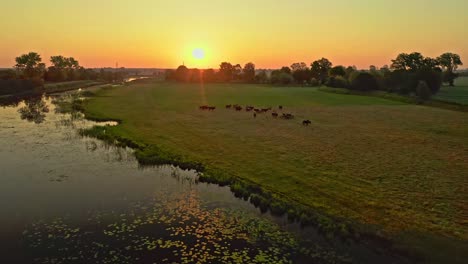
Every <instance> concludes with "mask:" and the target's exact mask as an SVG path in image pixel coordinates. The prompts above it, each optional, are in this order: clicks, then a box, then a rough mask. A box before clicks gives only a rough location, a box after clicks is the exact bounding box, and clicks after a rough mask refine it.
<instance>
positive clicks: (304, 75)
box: [291, 62, 310, 84]
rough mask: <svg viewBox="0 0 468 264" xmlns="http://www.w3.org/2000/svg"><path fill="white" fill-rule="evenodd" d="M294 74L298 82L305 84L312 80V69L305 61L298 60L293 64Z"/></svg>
mask: <svg viewBox="0 0 468 264" xmlns="http://www.w3.org/2000/svg"><path fill="white" fill-rule="evenodd" d="M291 70H292V76H293V78H294V81H295V82H296V83H298V84H304V83H306V82H308V81H309V80H310V71H309V68H308V67H307V64H305V63H304V62H296V63H293V64H292V65H291Z"/></svg>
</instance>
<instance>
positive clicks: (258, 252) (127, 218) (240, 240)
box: [23, 191, 349, 263]
mask: <svg viewBox="0 0 468 264" xmlns="http://www.w3.org/2000/svg"><path fill="white" fill-rule="evenodd" d="M158 197H167V198H166V199H165V200H153V201H149V202H148V203H143V202H139V203H137V204H135V206H134V207H133V209H132V210H131V211H130V212H127V213H116V212H99V213H96V212H95V213H93V214H91V215H90V217H89V218H88V223H86V224H84V225H81V226H79V227H78V226H74V225H73V224H72V223H71V221H68V220H67V219H66V218H58V219H54V220H52V221H49V222H46V221H42V222H38V223H35V224H32V225H31V226H29V228H28V229H27V230H25V232H24V233H23V235H24V237H25V241H26V243H27V246H28V248H29V250H30V252H31V254H33V255H34V256H35V257H36V260H37V261H38V263H83V262H88V263H89V262H93V263H134V262H135V261H137V262H138V263H153V262H157V263H173V262H177V263H213V262H224V263H293V262H295V260H299V259H307V260H308V261H319V262H320V263H340V262H346V261H348V260H349V258H348V257H345V256H340V255H338V254H336V253H335V252H333V250H330V249H324V248H321V247H319V246H317V245H310V244H309V245H307V247H304V245H301V242H300V240H299V239H298V238H297V237H295V236H294V235H292V234H291V233H287V232H285V231H282V230H281V229H280V228H279V227H278V226H277V225H275V224H273V223H271V222H269V221H268V220H265V219H261V218H258V217H255V216H253V215H250V214H248V213H242V212H240V211H232V210H228V209H219V208H216V209H210V208H208V207H207V206H206V205H204V204H203V203H202V202H200V200H199V199H198V198H197V196H196V193H195V192H193V191H192V192H188V193H186V194H185V195H182V196H179V197H172V196H171V194H165V195H158Z"/></svg>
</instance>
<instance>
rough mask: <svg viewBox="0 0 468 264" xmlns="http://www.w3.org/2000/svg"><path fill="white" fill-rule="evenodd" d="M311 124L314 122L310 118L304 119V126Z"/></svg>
mask: <svg viewBox="0 0 468 264" xmlns="http://www.w3.org/2000/svg"><path fill="white" fill-rule="evenodd" d="M310 124H312V122H310V120H304V121H302V125H304V126H308V125H310Z"/></svg>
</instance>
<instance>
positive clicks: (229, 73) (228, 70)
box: [219, 62, 234, 82]
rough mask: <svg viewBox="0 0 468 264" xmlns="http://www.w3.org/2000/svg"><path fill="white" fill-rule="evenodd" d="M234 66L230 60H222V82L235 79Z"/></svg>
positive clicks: (220, 72) (220, 67) (220, 75)
mask: <svg viewBox="0 0 468 264" xmlns="http://www.w3.org/2000/svg"><path fill="white" fill-rule="evenodd" d="M233 74H234V66H232V64H231V63H229V62H222V63H221V65H219V79H220V81H222V82H230V81H232V79H233Z"/></svg>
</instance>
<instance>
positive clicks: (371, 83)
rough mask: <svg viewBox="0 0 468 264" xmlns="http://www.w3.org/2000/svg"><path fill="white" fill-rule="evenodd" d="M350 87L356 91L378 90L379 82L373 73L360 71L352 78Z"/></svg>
mask: <svg viewBox="0 0 468 264" xmlns="http://www.w3.org/2000/svg"><path fill="white" fill-rule="evenodd" d="M350 88H351V89H352V90H356V91H371V90H378V89H379V83H378V82H377V79H376V78H375V76H373V75H372V74H370V73H367V72H359V73H358V74H357V75H356V77H355V78H354V79H353V80H352V82H351V86H350Z"/></svg>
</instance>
